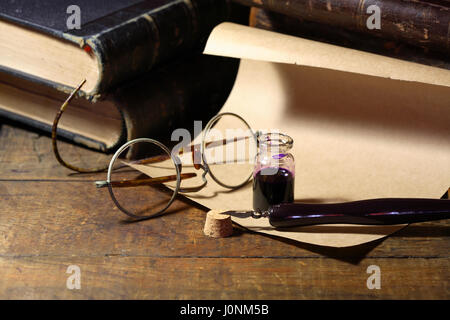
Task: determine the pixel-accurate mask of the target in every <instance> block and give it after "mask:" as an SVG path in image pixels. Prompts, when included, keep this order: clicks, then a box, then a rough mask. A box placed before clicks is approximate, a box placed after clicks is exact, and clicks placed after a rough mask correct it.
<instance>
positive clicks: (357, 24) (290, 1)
mask: <svg viewBox="0 0 450 320" xmlns="http://www.w3.org/2000/svg"><path fill="white" fill-rule="evenodd" d="M233 1H235V2H237V3H240V4H244V5H247V6H254V7H258V8H264V9H267V10H270V11H274V12H278V13H281V14H285V15H287V16H290V17H293V18H296V19H301V20H306V21H311V22H317V23H321V24H325V25H329V26H331V27H338V28H343V29H346V30H350V31H355V32H360V33H362V34H367V35H371V36H378V37H381V38H384V39H389V40H398V41H402V42H406V43H409V44H412V45H415V46H419V47H423V48H428V49H431V50H436V51H441V52H443V53H445V54H447V55H448V54H449V53H450V33H449V30H450V29H449V27H450V2H449V1H448V0H365V1H362V0H233ZM378 13H379V22H380V24H379V28H378V26H377V25H375V26H373V25H372V24H371V23H372V22H373V21H372V19H370V21H369V22H371V23H369V25H370V28H369V27H368V20H369V18H370V17H371V16H373V18H377V15H378Z"/></svg>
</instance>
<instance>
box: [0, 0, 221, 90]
mask: <svg viewBox="0 0 450 320" xmlns="http://www.w3.org/2000/svg"><path fill="white" fill-rule="evenodd" d="M229 11H230V4H229V3H228V0H169V1H165V0H95V1H93V0H77V1H70V0H46V1H42V0H2V1H1V3H0V70H1V71H3V72H5V73H10V74H13V75H14V76H16V77H22V78H25V79H28V80H32V81H36V82H42V83H44V84H46V85H48V86H52V87H53V88H55V89H57V90H62V91H65V92H69V91H70V90H71V89H72V88H74V87H75V86H76V85H77V84H78V83H79V82H80V81H81V80H82V79H84V78H86V80H87V82H86V84H85V85H84V87H83V90H82V92H83V94H85V95H86V96H88V97H91V98H92V97H95V98H98V97H99V96H100V95H101V94H104V93H105V92H107V91H109V89H111V88H112V87H115V86H117V85H119V84H120V83H123V82H125V81H127V80H130V79H132V78H134V77H136V76H138V75H142V74H144V73H146V72H148V71H150V70H151V69H152V68H153V67H154V66H155V65H158V64H160V63H161V62H164V61H168V60H170V59H173V58H174V57H176V56H178V55H183V54H185V53H186V52H189V51H190V50H192V49H193V48H196V47H199V46H201V45H202V44H203V43H204V41H205V40H206V38H207V37H208V35H209V33H210V32H211V30H212V29H213V28H214V26H216V25H217V24H219V23H220V22H222V21H224V20H226V19H227V17H228V16H229Z"/></svg>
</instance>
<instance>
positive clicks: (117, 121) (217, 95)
mask: <svg viewBox="0 0 450 320" xmlns="http://www.w3.org/2000/svg"><path fill="white" fill-rule="evenodd" d="M238 65H239V61H238V60H236V59H230V58H223V57H212V56H205V55H202V54H200V53H192V54H190V55H187V56H185V57H183V58H180V59H177V60H175V61H173V62H171V63H168V64H165V65H163V66H159V67H157V68H155V69H154V70H152V71H151V72H148V73H146V74H144V75H142V76H140V77H137V78H135V79H134V80H133V81H130V82H129V83H126V84H123V85H122V86H120V87H118V88H116V89H115V90H113V91H111V92H110V93H108V94H107V95H106V96H105V99H102V100H99V101H97V102H96V103H94V102H91V101H89V100H87V99H85V98H83V97H78V98H76V99H74V100H73V101H72V102H71V104H70V105H69V107H68V108H67V110H66V112H65V113H64V115H63V116H62V119H61V122H60V125H59V130H58V134H60V135H61V136H62V137H65V138H67V139H70V140H72V141H74V142H77V143H79V144H82V145H84V146H87V147H90V148H94V149H97V150H100V151H104V152H108V151H112V150H113V149H114V148H115V147H117V146H118V145H119V144H121V143H123V142H125V141H126V140H130V139H134V138H137V137H152V138H155V139H161V140H164V139H167V138H168V139H170V133H171V132H172V130H173V129H175V128H178V127H180V126H183V127H186V125H190V126H193V121H194V120H204V121H206V120H207V119H209V118H210V117H212V116H213V115H214V114H215V113H216V112H217V111H218V110H220V108H221V107H222V105H223V103H224V102H225V100H226V99H227V97H228V95H229V93H230V91H231V88H232V86H233V83H234V79H235V76H236V73H237V68H238ZM66 98H67V94H65V93H64V92H61V91H58V90H56V89H55V88H53V87H50V86H46V85H43V84H42V83H41V82H39V81H29V80H26V79H25V78H17V77H14V76H13V75H11V74H8V73H4V72H0V116H3V117H6V118H9V119H13V120H16V121H20V122H23V123H26V124H28V125H31V126H33V127H37V128H39V129H42V130H44V131H48V132H50V130H51V125H52V123H53V119H54V117H55V115H56V113H57V111H58V110H59V108H60V106H61V104H62V102H63V101H64V100H65V99H66ZM188 129H189V127H188Z"/></svg>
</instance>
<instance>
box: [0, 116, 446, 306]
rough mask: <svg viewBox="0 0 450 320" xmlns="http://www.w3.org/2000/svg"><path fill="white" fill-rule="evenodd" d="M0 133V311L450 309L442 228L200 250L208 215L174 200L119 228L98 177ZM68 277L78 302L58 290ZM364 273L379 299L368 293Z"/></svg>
mask: <svg viewBox="0 0 450 320" xmlns="http://www.w3.org/2000/svg"><path fill="white" fill-rule="evenodd" d="M1 121H2V122H3V124H2V125H1V129H0V130H1V131H0V168H1V170H0V179H1V182H0V209H1V210H0V277H1V280H0V298H1V299H392V298H394V299H412V298H418V299H449V298H450V290H449V278H450V270H449V262H450V259H449V258H450V256H449V249H450V238H449V236H450V228H449V227H450V224H449V222H448V221H440V222H429V223H420V224H415V225H411V226H408V227H406V228H405V229H403V230H401V231H399V232H397V233H396V234H394V235H391V236H390V237H389V238H387V239H384V240H380V241H377V242H374V243H369V244H365V245H361V246H357V247H351V248H344V249H336V248H324V247H318V246H313V245H308V244H303V243H296V242H290V241H283V240H280V239H277V238H274V237H269V236H263V235H261V234H256V233H250V232H248V231H245V230H241V229H238V228H236V229H235V234H234V236H233V237H231V238H224V239H211V238H207V237H205V236H204V235H203V232H202V228H203V224H204V218H205V212H206V210H205V209H204V208H202V207H200V206H197V205H195V204H194V203H192V202H191V201H189V200H186V199H183V198H180V199H179V200H177V201H176V202H175V203H174V206H175V208H177V209H178V210H177V212H176V213H173V214H169V215H166V216H163V217H160V218H158V219H153V220H148V221H142V222H139V223H127V222H126V221H124V216H123V215H122V214H121V213H119V212H118V210H117V209H114V206H113V205H112V202H111V201H110V198H109V195H108V192H107V190H104V189H96V188H95V187H94V185H93V181H95V180H98V179H104V177H105V174H104V173H102V174H87V175H80V174H72V173H71V172H70V171H69V170H67V169H65V168H63V167H61V166H60V165H59V164H58V163H57V162H56V160H55V159H54V157H53V155H52V152H51V145H50V139H49V137H48V136H46V135H40V134H38V133H36V132H33V131H31V130H28V129H26V128H20V127H18V126H17V125H16V124H11V123H5V120H1ZM73 152H77V148H73ZM71 265H76V266H78V267H79V268H80V273H81V278H80V280H81V282H80V283H81V289H79V290H78V289H73V290H69V289H68V288H67V285H66V282H67V279H68V277H70V276H71V274H68V273H66V271H67V269H68V267H69V266H71ZM370 265H376V266H379V268H380V270H381V289H372V290H369V289H368V287H367V278H368V277H369V276H370V274H368V273H367V268H368V267H369V266H370Z"/></svg>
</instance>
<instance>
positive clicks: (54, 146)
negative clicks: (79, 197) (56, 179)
mask: <svg viewBox="0 0 450 320" xmlns="http://www.w3.org/2000/svg"><path fill="white" fill-rule="evenodd" d="M85 83H86V79H84V80H83V81H81V83H80V84H79V85H78V86H77V87H76V88H75V89H74V90H73V91H72V93H71V94H70V95H69V97H68V98H67V99H66V101H64V103H63V104H62V105H61V108H60V109H59V111H58V113H57V114H56V116H55V119H54V120H53V125H52V149H53V154H54V155H55V158H56V160H57V161H58V162H59V164H61V165H62V166H64V167H66V168H68V169H70V170H73V171H77V172H80V173H94V172H101V171H105V170H106V169H107V168H108V166H104V167H99V168H93V169H84V168H79V167H76V166H73V165H71V164H70V163H67V162H66V161H64V159H62V158H61V155H60V154H59V150H58V145H57V143H56V135H57V130H58V123H59V120H60V119H61V116H62V114H63V113H64V111H65V110H66V108H67V106H68V105H69V103H70V102H71V101H72V99H73V98H74V97H75V95H76V94H77V92H78V91H80V89H81V88H82V87H83V85H84V84H85Z"/></svg>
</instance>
